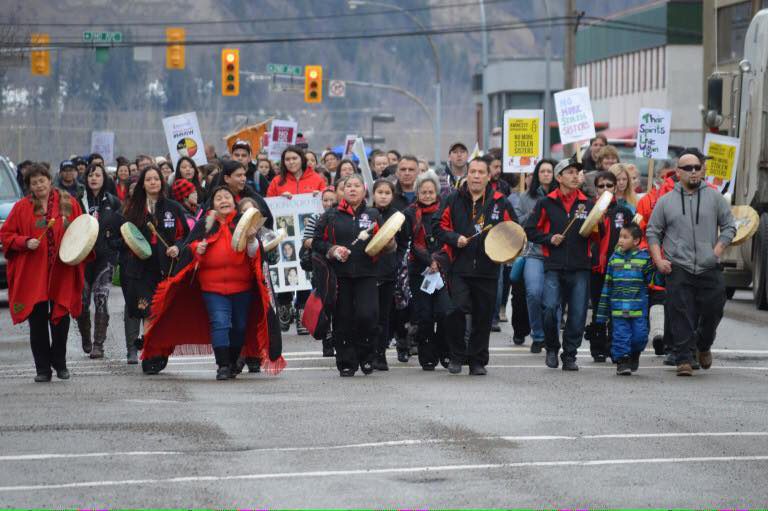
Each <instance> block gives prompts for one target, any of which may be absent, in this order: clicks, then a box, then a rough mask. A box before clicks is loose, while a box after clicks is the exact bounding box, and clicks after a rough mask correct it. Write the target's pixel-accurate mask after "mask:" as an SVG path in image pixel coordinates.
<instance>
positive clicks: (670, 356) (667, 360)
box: [662, 351, 677, 366]
mask: <svg viewBox="0 0 768 511" xmlns="http://www.w3.org/2000/svg"><path fill="white" fill-rule="evenodd" d="M662 363H663V364H664V365H665V366H676V365H677V359H675V354H674V353H672V352H671V351H670V352H669V353H667V356H665V357H664V362H662Z"/></svg>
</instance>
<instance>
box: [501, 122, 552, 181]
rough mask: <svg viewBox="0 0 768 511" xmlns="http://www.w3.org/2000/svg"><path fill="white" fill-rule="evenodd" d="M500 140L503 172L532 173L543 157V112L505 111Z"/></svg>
mask: <svg viewBox="0 0 768 511" xmlns="http://www.w3.org/2000/svg"><path fill="white" fill-rule="evenodd" d="M501 140H502V142H501V143H502V149H503V150H502V152H503V157H502V162H503V172H506V173H521V172H526V173H527V172H533V169H534V167H536V164H537V163H539V161H541V159H542V158H543V156H544V154H543V150H544V111H543V110H506V111H505V112H504V124H503V126H502V136H501Z"/></svg>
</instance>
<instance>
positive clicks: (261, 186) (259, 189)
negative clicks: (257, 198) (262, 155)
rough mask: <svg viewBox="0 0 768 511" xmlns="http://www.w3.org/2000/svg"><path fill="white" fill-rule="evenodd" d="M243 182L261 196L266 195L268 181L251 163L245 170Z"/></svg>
mask: <svg viewBox="0 0 768 511" xmlns="http://www.w3.org/2000/svg"><path fill="white" fill-rule="evenodd" d="M245 182H246V183H247V185H248V186H250V187H251V188H253V189H254V191H255V192H256V193H259V194H261V195H266V194H267V188H268V187H269V181H268V180H267V178H266V177H264V176H263V175H262V174H261V172H259V171H258V169H257V168H256V164H255V163H253V162H252V161H249V162H248V168H247V169H246V170H245Z"/></svg>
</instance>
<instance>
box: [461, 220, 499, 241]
mask: <svg viewBox="0 0 768 511" xmlns="http://www.w3.org/2000/svg"><path fill="white" fill-rule="evenodd" d="M491 228H493V225H491V224H489V225H486V226H485V227H483V228H482V229H481V230H480V232H476V233H475V234H473V235H472V236H470V237H469V238H467V241H469V240H471V239H473V238H477V237H478V236H480V235H481V234H483V233H484V232H486V231H490V230H491Z"/></svg>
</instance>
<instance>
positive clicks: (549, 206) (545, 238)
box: [525, 188, 599, 271]
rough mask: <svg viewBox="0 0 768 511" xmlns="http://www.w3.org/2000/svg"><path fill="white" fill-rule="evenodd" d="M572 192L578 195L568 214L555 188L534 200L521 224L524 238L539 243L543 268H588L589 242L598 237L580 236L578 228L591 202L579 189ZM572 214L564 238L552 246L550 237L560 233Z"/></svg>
mask: <svg viewBox="0 0 768 511" xmlns="http://www.w3.org/2000/svg"><path fill="white" fill-rule="evenodd" d="M573 193H576V194H578V195H577V196H576V200H575V202H574V203H573V205H572V206H571V211H570V213H568V212H566V210H565V206H564V205H563V202H562V200H561V194H560V189H559V188H558V189H556V190H554V191H553V192H551V193H550V194H548V195H547V196H546V197H542V198H541V200H539V201H538V202H537V203H536V206H535V207H534V208H533V212H532V213H531V214H530V216H529V217H528V221H527V222H526V223H525V234H526V236H528V241H532V242H534V243H538V244H540V245H541V248H542V253H543V255H544V269H545V270H565V271H573V270H590V269H591V268H592V250H591V244H592V242H593V241H597V239H598V238H599V237H596V236H593V237H590V238H584V237H583V236H581V235H580V234H579V229H581V226H582V225H583V224H584V220H586V219H587V215H589V212H590V211H591V210H592V208H593V207H594V205H595V203H594V202H592V201H591V200H590V199H588V198H587V196H586V195H584V194H583V193H582V192H581V191H580V190H577V191H575V192H573ZM574 217H576V219H575V220H574V222H573V225H571V227H570V229H568V232H567V233H566V236H565V240H564V241H563V242H562V243H561V244H560V246H557V247H556V246H554V245H553V244H552V241H551V240H552V236H553V235H555V234H562V233H563V231H565V228H566V227H567V226H568V223H569V222H570V221H571V220H572V219H573V218H574Z"/></svg>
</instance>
